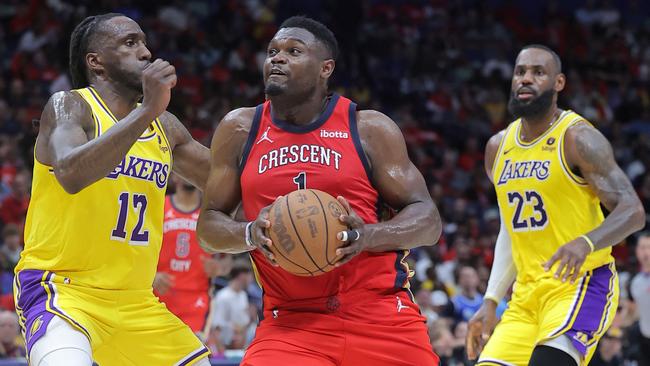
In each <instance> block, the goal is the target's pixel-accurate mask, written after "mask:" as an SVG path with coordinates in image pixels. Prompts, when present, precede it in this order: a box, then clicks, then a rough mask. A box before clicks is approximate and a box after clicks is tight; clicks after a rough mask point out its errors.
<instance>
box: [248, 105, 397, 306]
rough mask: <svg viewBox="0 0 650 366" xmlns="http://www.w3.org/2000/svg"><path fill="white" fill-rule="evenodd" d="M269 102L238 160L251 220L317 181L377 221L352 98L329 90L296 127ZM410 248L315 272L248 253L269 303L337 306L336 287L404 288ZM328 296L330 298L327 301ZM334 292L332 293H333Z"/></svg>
mask: <svg viewBox="0 0 650 366" xmlns="http://www.w3.org/2000/svg"><path fill="white" fill-rule="evenodd" d="M271 109H272V108H271V103H270V102H269V101H267V102H265V103H264V104H262V105H259V106H258V107H257V109H256V113H255V117H254V120H253V124H252V127H251V132H250V134H249V136H248V140H247V142H246V145H245V147H244V153H243V157H242V163H241V167H240V168H241V189H242V204H243V208H244V212H245V214H246V217H247V219H248V220H254V219H255V218H256V217H257V215H258V214H259V211H260V210H261V209H262V208H264V207H266V206H268V205H270V204H271V203H273V201H274V200H275V198H276V197H277V196H279V195H285V194H287V193H289V192H291V191H294V190H296V189H299V188H314V189H319V190H321V191H324V192H327V193H329V194H330V195H332V196H334V197H336V196H339V195H340V196H343V197H345V198H346V199H347V200H348V202H350V205H351V206H352V208H353V209H354V210H355V211H356V212H357V214H358V215H359V216H360V217H361V218H362V219H363V220H364V221H365V223H367V224H368V223H376V222H377V221H378V208H379V207H381V204H380V197H379V194H378V192H377V190H375V188H374V187H373V186H372V184H371V183H370V177H371V176H372V175H371V171H370V166H369V164H368V161H367V159H366V155H365V153H364V152H363V149H362V147H361V141H360V139H359V132H358V130H357V122H356V116H357V112H356V104H354V103H353V102H351V101H350V100H349V99H347V98H344V97H342V96H339V95H337V94H333V95H332V96H331V98H330V99H329V101H328V103H327V106H326V108H325V110H324V112H323V113H322V114H321V116H320V117H319V118H318V119H317V120H316V121H314V122H312V123H310V124H308V125H304V126H298V125H293V124H290V123H287V122H284V121H281V120H278V119H276V118H274V117H273V116H272V111H271ZM406 254H407V251H399V252H385V253H369V252H362V253H361V254H359V255H357V256H356V257H355V258H354V259H353V260H352V261H350V262H348V263H347V264H346V265H344V266H342V267H339V268H336V269H334V270H332V271H330V272H328V273H325V274H322V275H319V276H315V277H300V276H296V275H293V274H291V273H289V272H287V271H285V270H283V269H282V268H279V267H273V266H272V265H271V264H270V263H269V262H268V261H267V260H266V258H265V257H264V256H263V254H261V253H260V252H259V251H253V252H252V253H251V256H252V258H253V261H254V264H255V266H256V269H257V271H256V272H257V276H258V281H259V282H260V284H261V286H262V288H263V289H264V305H265V308H267V309H282V308H284V309H312V310H316V311H319V310H320V309H321V308H322V306H323V304H326V306H327V307H328V308H329V307H330V306H334V307H337V306H338V305H337V304H332V302H334V303H337V300H336V298H335V296H336V295H338V294H346V293H352V292H354V291H355V290H360V291H372V292H378V293H382V294H387V293H391V292H397V291H400V290H402V289H403V288H406V287H408V278H409V270H408V267H407V266H406V264H405V262H404V258H405V256H406ZM328 299H329V300H328ZM332 299H334V300H332Z"/></svg>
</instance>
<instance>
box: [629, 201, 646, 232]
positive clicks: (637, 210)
mask: <svg viewBox="0 0 650 366" xmlns="http://www.w3.org/2000/svg"><path fill="white" fill-rule="evenodd" d="M630 216H631V217H630V220H629V222H630V225H632V226H633V227H634V231H639V230H641V229H643V227H644V226H645V224H646V213H645V209H644V208H643V205H642V204H641V201H639V200H638V199H637V202H636V203H635V205H634V206H633V207H632V209H631V213H630Z"/></svg>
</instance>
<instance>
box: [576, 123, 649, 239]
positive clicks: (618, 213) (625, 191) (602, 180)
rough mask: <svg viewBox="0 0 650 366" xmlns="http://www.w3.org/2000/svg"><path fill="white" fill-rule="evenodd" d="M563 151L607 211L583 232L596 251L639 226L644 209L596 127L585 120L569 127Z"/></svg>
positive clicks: (642, 221)
mask: <svg viewBox="0 0 650 366" xmlns="http://www.w3.org/2000/svg"><path fill="white" fill-rule="evenodd" d="M566 140H567V141H566V147H565V152H566V156H567V160H568V162H569V164H570V165H571V166H572V167H575V168H577V170H578V171H579V173H580V174H581V175H582V176H583V177H584V179H585V180H586V181H587V183H589V186H590V187H591V189H593V190H594V192H595V193H596V195H597V196H598V198H599V199H600V201H601V202H602V203H603V205H604V206H605V207H606V208H607V210H609V212H610V214H609V216H607V218H606V219H605V221H604V222H603V223H602V224H601V225H600V226H598V227H597V228H596V229H594V230H593V231H591V232H589V233H586V234H587V236H588V237H589V238H590V239H591V241H592V242H593V243H594V246H595V248H596V250H598V249H602V248H606V247H609V246H612V245H616V244H618V243H619V242H621V241H622V240H623V239H625V238H626V237H627V236H628V235H630V234H632V233H634V232H635V231H638V230H640V229H642V228H643V225H644V224H645V212H644V210H643V205H642V204H641V201H640V200H639V197H638V196H637V195H636V192H635V191H634V188H633V187H632V183H630V180H629V179H628V178H627V176H626V175H625V173H623V171H622V170H621V168H620V167H619V166H618V164H616V161H615V160H614V154H613V152H612V146H611V145H610V144H609V142H608V141H607V139H606V138H605V136H603V135H602V134H601V133H600V132H599V131H598V130H597V129H595V128H594V127H592V126H589V125H587V124H585V123H580V124H578V125H575V126H573V127H571V128H570V129H569V130H568V131H567V135H566Z"/></svg>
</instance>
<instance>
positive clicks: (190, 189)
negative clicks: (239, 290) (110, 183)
mask: <svg viewBox="0 0 650 366" xmlns="http://www.w3.org/2000/svg"><path fill="white" fill-rule="evenodd" d="M172 183H173V184H174V186H175V187H176V192H175V193H174V194H171V195H168V196H167V198H166V200H165V216H164V222H163V243H162V248H161V250H160V259H159V260H158V271H157V273H156V277H155V279H154V282H153V288H154V290H155V291H156V295H158V297H159V298H160V301H161V302H164V303H165V304H166V305H167V308H168V309H169V311H171V312H172V313H174V314H175V315H176V316H178V317H179V318H180V319H181V320H182V321H183V322H184V323H185V324H187V325H189V326H190V328H192V330H193V331H194V332H195V333H197V334H198V335H199V336H200V337H201V338H202V339H204V340H205V331H206V329H205V325H206V324H205V322H206V318H207V316H208V310H209V308H210V296H209V290H210V280H211V278H212V277H215V276H218V275H221V274H224V273H228V271H229V268H228V267H227V265H226V264H225V262H224V261H218V260H217V259H215V258H212V255H210V254H208V253H206V252H205V251H204V250H203V249H202V248H201V247H200V246H199V244H198V241H197V240H196V221H197V219H198V218H199V208H200V206H201V193H200V192H199V190H198V189H196V187H194V186H193V185H192V184H190V183H187V182H186V181H184V180H183V179H182V178H181V177H179V176H178V175H172Z"/></svg>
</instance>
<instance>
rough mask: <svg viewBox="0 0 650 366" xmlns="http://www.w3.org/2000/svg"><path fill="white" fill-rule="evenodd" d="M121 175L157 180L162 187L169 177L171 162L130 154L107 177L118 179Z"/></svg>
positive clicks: (157, 184) (157, 183) (151, 180)
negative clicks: (164, 162)
mask: <svg viewBox="0 0 650 366" xmlns="http://www.w3.org/2000/svg"><path fill="white" fill-rule="evenodd" d="M120 175H126V176H128V177H132V178H136V179H141V180H147V181H150V182H155V183H156V186H158V188H161V189H162V188H165V185H166V184H167V178H169V164H163V163H161V162H159V161H154V160H149V159H143V158H139V157H137V156H133V155H128V156H127V157H125V158H124V159H122V161H121V162H120V163H119V164H118V165H117V166H116V167H115V169H113V171H112V172H111V173H110V174H108V175H107V176H106V178H109V179H117V178H118V177H119V176H120Z"/></svg>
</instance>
